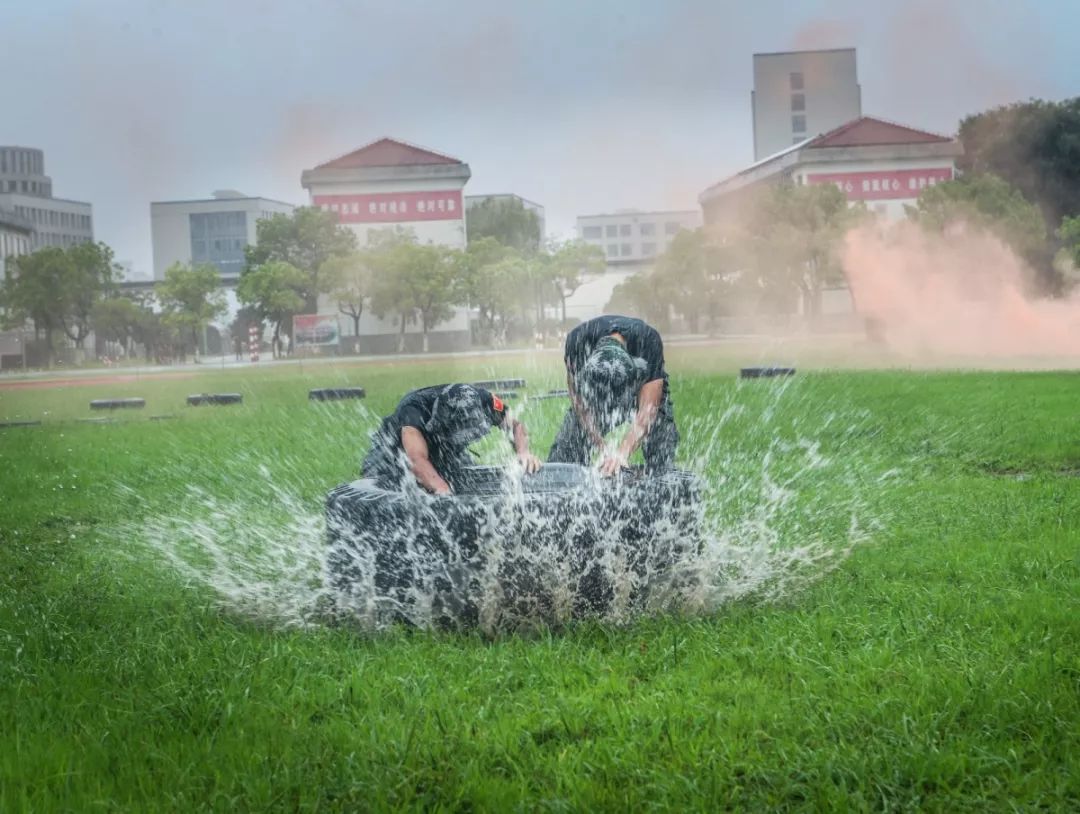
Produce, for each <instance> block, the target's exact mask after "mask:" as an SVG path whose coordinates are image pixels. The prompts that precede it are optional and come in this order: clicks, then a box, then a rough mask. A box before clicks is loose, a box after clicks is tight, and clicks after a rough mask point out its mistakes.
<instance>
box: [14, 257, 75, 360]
mask: <svg viewBox="0 0 1080 814" xmlns="http://www.w3.org/2000/svg"><path fill="white" fill-rule="evenodd" d="M73 276H74V272H73V263H72V260H71V256H70V255H69V254H68V253H67V252H65V251H64V250H63V249H59V248H54V247H49V248H44V249H39V250H38V251H36V252H33V253H31V254H24V255H22V256H20V257H16V258H14V259H13V260H9V261H8V263H7V268H6V270H5V274H4V285H3V291H2V304H3V307H4V312H5V318H4V322H5V324H6V325H8V326H11V327H17V326H19V325H22V324H23V323H25V322H26V320H28V319H29V320H31V321H32V322H33V323H34V337H35V339H39V340H40V339H41V338H42V336H43V335H44V338H45V348H46V355H47V364H48V365H49V366H52V362H53V358H54V357H55V354H56V348H55V345H54V342H53V339H54V335H55V334H56V333H57V332H59V331H62V330H63V326H64V319H65V317H66V314H67V309H68V305H69V298H68V296H67V292H68V285H69V283H70V281H71V280H72V278H73Z"/></svg>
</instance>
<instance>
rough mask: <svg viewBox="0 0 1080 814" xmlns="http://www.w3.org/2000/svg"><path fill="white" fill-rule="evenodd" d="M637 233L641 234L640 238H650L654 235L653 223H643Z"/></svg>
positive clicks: (654, 225) (654, 226) (654, 227)
mask: <svg viewBox="0 0 1080 814" xmlns="http://www.w3.org/2000/svg"><path fill="white" fill-rule="evenodd" d="M638 231H639V232H641V236H642V237H652V236H653V235H655V234H656V224H655V223H643V224H641V226H639V227H638Z"/></svg>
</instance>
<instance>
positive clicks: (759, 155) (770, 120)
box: [750, 48, 862, 161]
mask: <svg viewBox="0 0 1080 814" xmlns="http://www.w3.org/2000/svg"><path fill="white" fill-rule="evenodd" d="M750 105H751V107H752V109H753V117H754V160H755V161H760V160H762V159H764V158H767V157H768V156H770V155H773V154H774V153H778V152H780V151H781V150H784V149H786V148H788V147H790V146H791V145H792V144H797V143H799V142H800V141H805V140H806V139H808V138H811V137H813V136H817V135H820V134H821V133H826V132H828V131H830V130H832V129H833V128H836V127H839V126H840V125H842V124H844V123H845V122H849V121H852V120H854V119H857V118H859V117H860V116H861V115H862V90H861V88H860V87H859V79H858V76H857V74H856V64H855V49H854V48H836V49H832V50H827V51H785V52H778V53H771V54H754V90H753V91H752V92H751V94H750Z"/></svg>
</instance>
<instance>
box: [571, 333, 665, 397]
mask: <svg viewBox="0 0 1080 814" xmlns="http://www.w3.org/2000/svg"><path fill="white" fill-rule="evenodd" d="M646 367H647V365H646V363H645V360H644V359H635V358H634V357H633V356H631V355H630V354H629V353H628V352H627V350H626V348H625V347H624V346H623V344H622V342H620V341H619V340H617V339H615V338H614V337H610V336H608V337H604V338H603V339H601V340H600V341H599V342H597V343H596V346H595V347H594V348H593V350H592V353H590V354H589V358H588V359H587V360H586V361H585V364H584V365H583V366H582V368H581V370H580V371H579V373H578V375H577V376H576V377H575V383H576V384H577V388H578V391H579V392H580V393H581V396H582V398H584V399H585V401H586V402H588V403H589V404H590V405H593V406H598V407H616V406H625V405H626V403H627V402H628V401H630V400H632V398H633V396H634V395H636V394H637V391H638V390H639V389H640V387H641V384H642V382H643V380H644V377H645V371H646Z"/></svg>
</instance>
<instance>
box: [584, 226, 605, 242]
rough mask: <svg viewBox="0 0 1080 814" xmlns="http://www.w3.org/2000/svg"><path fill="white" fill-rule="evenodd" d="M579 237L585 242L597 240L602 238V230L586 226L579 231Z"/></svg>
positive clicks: (597, 227)
mask: <svg viewBox="0 0 1080 814" xmlns="http://www.w3.org/2000/svg"><path fill="white" fill-rule="evenodd" d="M581 236H582V237H583V238H585V239H586V240H599V239H600V238H602V237H603V236H604V230H603V229H601V228H600V227H599V226H586V227H584V228H583V229H582V230H581Z"/></svg>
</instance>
